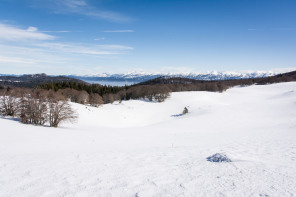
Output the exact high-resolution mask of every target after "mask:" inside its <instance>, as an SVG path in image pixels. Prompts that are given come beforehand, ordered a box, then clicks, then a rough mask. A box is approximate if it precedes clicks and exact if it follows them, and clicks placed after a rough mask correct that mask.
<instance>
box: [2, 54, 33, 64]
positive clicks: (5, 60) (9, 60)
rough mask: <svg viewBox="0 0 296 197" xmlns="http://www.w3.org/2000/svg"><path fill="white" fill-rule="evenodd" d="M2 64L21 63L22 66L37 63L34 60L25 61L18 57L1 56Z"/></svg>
mask: <svg viewBox="0 0 296 197" xmlns="http://www.w3.org/2000/svg"><path fill="white" fill-rule="evenodd" d="M0 62H3V63H20V64H35V63H36V61H35V60H33V59H24V58H16V57H6V56H0Z"/></svg>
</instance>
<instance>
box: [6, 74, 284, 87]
mask: <svg viewBox="0 0 296 197" xmlns="http://www.w3.org/2000/svg"><path fill="white" fill-rule="evenodd" d="M280 73H285V72H276V71H254V72H217V71H213V72H205V73H193V72H188V73H145V72H130V73H126V74H108V73H103V74H98V75H84V76H79V75H63V76H55V75H46V74H34V75H8V74H0V85H4V86H5V85H12V86H23V85H25V86H29V87H33V86H34V85H38V84H41V83H48V82H60V81H75V82H82V81H84V82H87V83H98V84H102V85H119V86H123V85H125V84H127V85H131V84H136V83H141V82H145V81H148V80H152V79H156V78H159V77H163V78H187V79H196V80H206V81H212V80H231V79H248V78H263V77H269V76H275V75H277V74H280Z"/></svg>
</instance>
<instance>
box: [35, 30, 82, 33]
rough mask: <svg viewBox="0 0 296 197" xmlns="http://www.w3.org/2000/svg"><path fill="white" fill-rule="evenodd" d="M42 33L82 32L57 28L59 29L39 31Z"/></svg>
mask: <svg viewBox="0 0 296 197" xmlns="http://www.w3.org/2000/svg"><path fill="white" fill-rule="evenodd" d="M40 32H42V33H73V32H83V31H69V30H59V31H40Z"/></svg>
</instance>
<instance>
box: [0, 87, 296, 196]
mask: <svg viewBox="0 0 296 197" xmlns="http://www.w3.org/2000/svg"><path fill="white" fill-rule="evenodd" d="M72 105H73V107H74V108H75V109H77V111H78V113H79V114H80V118H79V120H78V121H77V122H76V123H75V124H70V123H67V124H64V125H63V127H62V128H57V129H56V128H50V127H40V126H32V125H24V124H21V123H20V122H18V121H15V120H12V119H9V118H0V125H1V127H0V196H1V197H8V196H13V197H19V196H21V197H26V196H28V197H29V196H30V197H31V196H38V197H40V196H65V197H66V196H69V197H70V196H71V197H72V196H79V197H80V196H116V197H117V196H138V197H140V196H295V194H296V82H289V83H280V84H273V85H264V86H258V85H253V86H249V87H235V88H231V89H229V90H227V91H226V92H223V93H212V92H179V93H172V94H171V97H170V98H169V99H168V100H166V101H165V102H163V103H153V102H146V101H137V100H133V101H123V102H122V103H121V104H119V103H114V104H107V105H103V106H101V107H99V108H95V107H89V106H83V105H79V104H72ZM185 106H189V107H187V108H188V109H189V113H188V114H186V115H184V116H174V115H178V114H181V113H182V111H183V109H184V107H185ZM215 153H222V154H226V155H227V156H228V157H229V158H230V159H231V161H232V162H229V163H214V162H209V161H207V160H206V158H207V157H208V156H211V155H213V154H215Z"/></svg>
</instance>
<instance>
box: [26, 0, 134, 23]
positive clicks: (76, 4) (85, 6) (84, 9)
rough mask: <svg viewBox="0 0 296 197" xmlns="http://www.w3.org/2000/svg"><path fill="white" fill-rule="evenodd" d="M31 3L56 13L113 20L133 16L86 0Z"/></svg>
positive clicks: (119, 20) (41, 0)
mask: <svg viewBox="0 0 296 197" xmlns="http://www.w3.org/2000/svg"><path fill="white" fill-rule="evenodd" d="M31 4H33V6H35V7H38V8H40V7H41V8H45V9H49V10H51V11H53V13H55V14H78V15H83V16H88V17H92V18H97V19H104V20H107V21H112V22H129V21H132V18H130V17H127V16H125V15H123V14H120V13H118V12H114V11H107V10H102V9H98V8H97V7H95V6H92V5H90V4H89V3H88V2H87V1H86V0H35V1H32V2H31Z"/></svg>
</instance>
